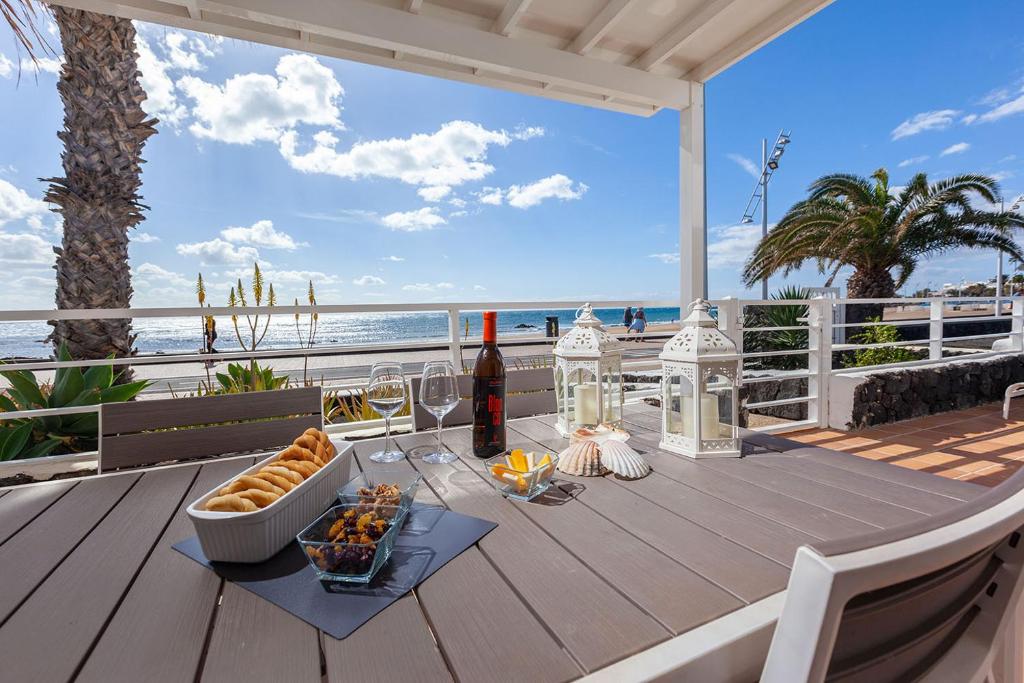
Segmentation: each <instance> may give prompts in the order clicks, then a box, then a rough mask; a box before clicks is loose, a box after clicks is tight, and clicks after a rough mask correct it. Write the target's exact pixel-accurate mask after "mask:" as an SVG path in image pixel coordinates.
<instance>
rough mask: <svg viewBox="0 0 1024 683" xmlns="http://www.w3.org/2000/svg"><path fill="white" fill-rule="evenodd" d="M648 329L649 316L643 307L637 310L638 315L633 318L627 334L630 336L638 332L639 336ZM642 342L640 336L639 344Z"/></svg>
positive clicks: (638, 338)
mask: <svg viewBox="0 0 1024 683" xmlns="http://www.w3.org/2000/svg"><path fill="white" fill-rule="evenodd" d="M646 329H647V314H646V313H644V307H643V306H641V307H640V308H638V309H636V314H635V315H634V316H633V322H632V323H630V325H629V329H628V330H627V331H626V334H629V333H630V332H636V333H637V335H641V334H643V333H644V330H646ZM640 341H641V339H640V337H639V336H638V337H637V342H638V343H639V342H640Z"/></svg>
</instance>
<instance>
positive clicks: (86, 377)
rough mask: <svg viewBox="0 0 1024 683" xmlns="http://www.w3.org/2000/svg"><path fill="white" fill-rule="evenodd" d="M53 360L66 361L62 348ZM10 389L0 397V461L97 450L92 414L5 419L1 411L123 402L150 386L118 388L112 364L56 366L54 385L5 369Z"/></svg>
mask: <svg viewBox="0 0 1024 683" xmlns="http://www.w3.org/2000/svg"><path fill="white" fill-rule="evenodd" d="M57 360H61V361H70V360H71V354H70V353H69V352H68V348H67V344H61V346H60V348H59V349H58V351H57ZM0 375H2V376H3V377H4V379H6V380H7V381H8V382H9V383H10V385H11V386H10V387H9V388H7V389H5V390H4V391H3V393H0V461H5V460H20V459H27V458H39V457H42V456H44V455H54V454H61V453H80V452H82V451H91V450H96V447H97V439H98V432H99V419H98V416H97V414H96V413H95V412H91V413H79V414H74V415H53V416H48V417H23V418H15V419H13V420H4V419H3V413H4V412H14V411H23V410H36V409H40V408H70V407H76V406H92V405H99V404H101V403H119V402H122V401H128V400H131V399H133V398H135V396H137V395H138V393H139V392H140V391H142V390H143V389H145V388H146V387H147V386H149V384H150V382H149V381H147V380H141V381H138V382H128V383H125V384H117V383H116V382H117V380H118V377H119V375H120V373H118V374H114V367H113V365H95V366H92V367H90V368H88V369H86V370H84V371H83V369H82V368H67V367H65V368H59V369H58V370H57V372H56V373H55V375H54V379H53V383H52V384H47V383H40V382H39V381H38V380H37V379H36V376H35V375H34V374H33V373H31V372H29V371H28V370H5V371H0Z"/></svg>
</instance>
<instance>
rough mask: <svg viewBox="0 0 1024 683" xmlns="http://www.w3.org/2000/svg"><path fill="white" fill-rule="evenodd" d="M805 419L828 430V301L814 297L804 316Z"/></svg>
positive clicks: (829, 348)
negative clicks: (806, 396) (805, 325)
mask: <svg viewBox="0 0 1024 683" xmlns="http://www.w3.org/2000/svg"><path fill="white" fill-rule="evenodd" d="M807 374H808V378H807V395H808V396H817V398H816V399H814V400H811V401H808V402H807V419H808V420H816V421H817V422H818V426H819V427H823V428H824V427H828V391H829V380H830V379H831V378H832V300H831V299H829V298H826V297H823V296H818V297H815V299H814V301H813V302H812V303H811V305H810V306H808V312H807Z"/></svg>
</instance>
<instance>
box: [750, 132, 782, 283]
mask: <svg viewBox="0 0 1024 683" xmlns="http://www.w3.org/2000/svg"><path fill="white" fill-rule="evenodd" d="M788 144H789V132H787V131H785V130H782V131H779V136H778V137H777V138H776V139H775V146H774V147H773V148H772V152H771V155H769V154H768V138H761V175H760V176H759V177H758V179H757V185H755V186H754V191H753V192H752V193H751V195H750V199H749V200H747V208H746V209H745V210H744V211H743V218H741V219H740V223H741V224H743V225H749V224H751V223H753V222H754V212H755V211H757V207H758V205H760V206H761V239H762V240H763V239H764V238H765V237H767V236H768V181H770V180H771V178H772V174H773V173H775V169H777V168H778V167H779V159H781V158H782V154H783V152H785V151H786V145H788ZM761 298H762V299H767V298H768V278H767V277H766V278H764V279H763V280H761Z"/></svg>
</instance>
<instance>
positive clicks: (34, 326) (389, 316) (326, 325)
mask: <svg viewBox="0 0 1024 683" xmlns="http://www.w3.org/2000/svg"><path fill="white" fill-rule="evenodd" d="M594 312H595V313H596V314H597V316H598V317H599V318H601V320H602V321H604V323H605V324H606V325H621V324H622V309H618V308H616V309H610V308H599V309H595V310H594ZM645 312H646V313H647V321H648V322H649V323H669V322H675V321H677V320H678V319H679V309H678V308H648V309H645ZM549 315H554V316H558V324H559V327H560V328H561V330H562V332H564V331H565V330H567V329H568V328H570V327H572V323H573V319H574V317H575V311H574V310H568V309H557V310H556V309H538V310H524V311H500V312H499V313H498V337H499V343H500V341H501V337H503V336H504V337H509V336H514V335H524V334H534V335H535V334H538V333H539V334H543V333H544V323H545V318H546V317H547V316H549ZM467 320H468V321H469V335H470V336H471V337H479V336H480V335H481V334H482V326H483V321H482V318H481V316H480V313H464V314H462V320H461V322H460V325H459V331H460V333H461V334H463V335H465V331H466V327H465V325H466V321H467ZM307 324H308V316H301V317H300V321H299V330H301V332H302V334H303V337H304V335H305V334H306V325H307ZM262 327H263V322H262V320H261V321H260V328H261V329H262ZM133 328H134V330H135V332H136V333H137V334H138V339H137V340H136V342H135V345H136V347H137V348H138V349H139V352H140V353H143V354H154V353H193V352H195V351H197V350H199V349H200V348H201V347H202V343H203V341H202V322H201V321H200V320H199V318H193V317H188V318H185V317H182V318H137V319H136V320H135V321H134V323H133ZM239 329H240V330H241V331H242V332H243V339H244V338H246V335H245V333H247V332H248V327H247V326H246V324H245V318H244V317H242V318H241V319H240V320H239ZM49 332H50V326H49V325H47V324H46V323H44V322H5V323H0V358H13V357H19V358H48V357H50V356H51V354H52V348H51V347H50V345H49V344H47V343H45V342H44V341H43V340H44V339H45V338H46V335H47V334H49ZM217 334H218V338H217V343H216V345H215V348H216V349H217V350H219V351H237V350H240V349H241V347H240V346H239V344H238V340H237V339H236V338H235V331H234V328H233V327H232V325H231V319H230V318H229V317H227V316H218V317H217ZM447 338H448V315H447V314H446V313H339V314H322V315H321V316H320V321H319V327H318V332H317V336H316V341H315V344H314V346H316V345H320V346H326V345H330V346H334V345H341V344H380V343H385V342H392V341H395V342H398V341H403V342H404V341H431V340H445V339H447ZM296 347H298V333H297V332H296V330H295V318H294V316H292V315H287V314H281V315H276V316H273V317H272V318H271V323H270V328H269V329H268V331H267V335H266V337H265V338H264V340H263V342H262V343H261V344H260V346H259V348H261V349H284V348H296Z"/></svg>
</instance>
